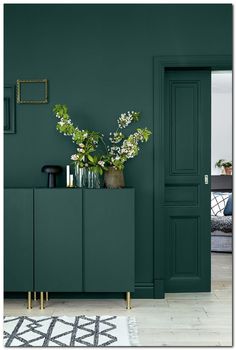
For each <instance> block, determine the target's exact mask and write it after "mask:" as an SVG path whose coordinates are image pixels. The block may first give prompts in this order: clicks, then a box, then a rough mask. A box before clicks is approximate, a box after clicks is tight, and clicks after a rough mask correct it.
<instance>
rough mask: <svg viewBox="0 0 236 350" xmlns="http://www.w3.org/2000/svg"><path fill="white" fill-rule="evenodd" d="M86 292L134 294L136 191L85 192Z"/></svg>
mask: <svg viewBox="0 0 236 350" xmlns="http://www.w3.org/2000/svg"><path fill="white" fill-rule="evenodd" d="M84 289H85V291H87V292H122V291H131V292H133V291H134V190H133V189H125V190H84Z"/></svg>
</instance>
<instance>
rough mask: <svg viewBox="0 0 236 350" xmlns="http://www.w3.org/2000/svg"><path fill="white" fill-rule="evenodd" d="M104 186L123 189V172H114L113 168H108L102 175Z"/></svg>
mask: <svg viewBox="0 0 236 350" xmlns="http://www.w3.org/2000/svg"><path fill="white" fill-rule="evenodd" d="M104 184H105V187H106V188H123V187H125V179H124V173H123V170H116V169H114V168H113V167H109V168H108V170H107V171H105V173H104Z"/></svg>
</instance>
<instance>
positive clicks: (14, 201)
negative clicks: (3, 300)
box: [4, 188, 33, 292]
mask: <svg viewBox="0 0 236 350" xmlns="http://www.w3.org/2000/svg"><path fill="white" fill-rule="evenodd" d="M4 290H5V291H7V292H24V291H32V290H33V190H32V189H13V188H12V189H5V190H4Z"/></svg>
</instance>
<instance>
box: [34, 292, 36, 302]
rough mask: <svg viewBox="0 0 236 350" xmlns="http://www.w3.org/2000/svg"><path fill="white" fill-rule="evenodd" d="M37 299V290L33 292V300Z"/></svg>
mask: <svg viewBox="0 0 236 350" xmlns="http://www.w3.org/2000/svg"><path fill="white" fill-rule="evenodd" d="M35 300H37V292H34V301H35Z"/></svg>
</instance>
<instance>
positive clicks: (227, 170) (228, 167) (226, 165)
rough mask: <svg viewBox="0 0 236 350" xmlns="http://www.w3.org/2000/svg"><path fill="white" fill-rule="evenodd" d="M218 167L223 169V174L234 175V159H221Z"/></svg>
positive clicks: (217, 164) (217, 163)
mask: <svg viewBox="0 0 236 350" xmlns="http://www.w3.org/2000/svg"><path fill="white" fill-rule="evenodd" d="M215 166H216V167H218V168H220V169H221V170H222V175H232V161H231V160H225V159H219V160H218V161H217V162H216V164H215Z"/></svg>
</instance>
